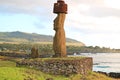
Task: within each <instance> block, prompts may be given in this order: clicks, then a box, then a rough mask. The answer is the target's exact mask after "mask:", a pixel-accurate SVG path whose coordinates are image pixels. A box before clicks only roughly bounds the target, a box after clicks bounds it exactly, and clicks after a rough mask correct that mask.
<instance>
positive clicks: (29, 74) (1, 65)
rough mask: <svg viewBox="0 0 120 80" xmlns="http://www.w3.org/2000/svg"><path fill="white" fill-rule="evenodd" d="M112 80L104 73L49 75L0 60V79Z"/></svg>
mask: <svg viewBox="0 0 120 80" xmlns="http://www.w3.org/2000/svg"><path fill="white" fill-rule="evenodd" d="M48 78H52V79H53V80H112V79H111V78H108V77H106V76H104V75H101V74H98V73H94V72H90V73H89V74H88V75H87V76H82V75H80V74H78V75H71V76H69V77H65V76H57V75H50V74H45V73H43V72H40V71H39V70H35V69H29V68H25V67H16V64H15V63H14V62H11V61H0V80H46V79H48Z"/></svg>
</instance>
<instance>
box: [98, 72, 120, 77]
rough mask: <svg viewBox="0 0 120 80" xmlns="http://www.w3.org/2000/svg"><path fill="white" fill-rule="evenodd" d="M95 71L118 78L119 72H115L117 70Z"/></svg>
mask: <svg viewBox="0 0 120 80" xmlns="http://www.w3.org/2000/svg"><path fill="white" fill-rule="evenodd" d="M97 73H100V74H104V75H106V76H108V77H112V78H120V73H117V72H110V73H106V72H102V71H97Z"/></svg>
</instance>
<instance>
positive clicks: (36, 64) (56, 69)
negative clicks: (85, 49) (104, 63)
mask: <svg viewBox="0 0 120 80" xmlns="http://www.w3.org/2000/svg"><path fill="white" fill-rule="evenodd" d="M17 66H29V67H33V68H35V69H38V70H40V71H42V72H45V73H49V74H54V75H65V76H69V75H70V74H82V75H85V74H87V73H88V72H89V71H92V58H48V59H24V60H21V61H18V62H17Z"/></svg>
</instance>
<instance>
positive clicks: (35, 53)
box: [30, 46, 38, 58]
mask: <svg viewBox="0 0 120 80" xmlns="http://www.w3.org/2000/svg"><path fill="white" fill-rule="evenodd" d="M30 57H31V58H38V48H36V47H34V46H33V47H32V49H31V55H30Z"/></svg>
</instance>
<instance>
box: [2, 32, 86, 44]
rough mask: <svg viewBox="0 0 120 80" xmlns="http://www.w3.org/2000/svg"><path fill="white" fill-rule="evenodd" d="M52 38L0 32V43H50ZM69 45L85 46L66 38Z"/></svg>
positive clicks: (34, 34) (33, 34) (23, 33)
mask: <svg viewBox="0 0 120 80" xmlns="http://www.w3.org/2000/svg"><path fill="white" fill-rule="evenodd" d="M52 41H53V36H49V35H41V34H36V33H25V32H20V31H15V32H0V42H52ZM66 41H67V42H69V43H79V44H81V45H82V46H84V45H85V44H84V43H82V42H79V41H77V40H74V39H70V38H67V39H66Z"/></svg>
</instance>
